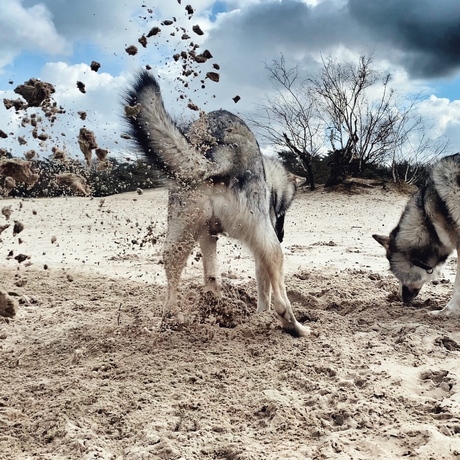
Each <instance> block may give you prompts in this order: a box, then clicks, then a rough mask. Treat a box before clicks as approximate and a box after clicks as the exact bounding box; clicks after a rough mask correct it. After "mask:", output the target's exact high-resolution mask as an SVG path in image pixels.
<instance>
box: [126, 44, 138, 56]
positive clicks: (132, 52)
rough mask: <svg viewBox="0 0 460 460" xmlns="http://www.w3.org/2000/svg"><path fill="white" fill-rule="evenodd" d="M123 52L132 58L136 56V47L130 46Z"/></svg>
mask: <svg viewBox="0 0 460 460" xmlns="http://www.w3.org/2000/svg"><path fill="white" fill-rule="evenodd" d="M125 51H126V52H127V53H128V54H129V55H130V56H134V55H136V54H137V51H138V49H137V46H134V45H131V46H128V48H126V49H125Z"/></svg>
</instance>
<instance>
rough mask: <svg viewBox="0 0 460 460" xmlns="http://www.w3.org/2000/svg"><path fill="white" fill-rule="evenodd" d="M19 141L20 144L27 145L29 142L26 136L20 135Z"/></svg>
mask: <svg viewBox="0 0 460 460" xmlns="http://www.w3.org/2000/svg"><path fill="white" fill-rule="evenodd" d="M18 142H19V145H26V144H27V140H26V138H25V137H24V136H18Z"/></svg>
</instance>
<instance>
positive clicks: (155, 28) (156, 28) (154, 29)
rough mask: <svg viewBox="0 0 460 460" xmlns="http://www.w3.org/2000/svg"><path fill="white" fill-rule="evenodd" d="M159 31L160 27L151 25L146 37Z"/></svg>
mask: <svg viewBox="0 0 460 460" xmlns="http://www.w3.org/2000/svg"><path fill="white" fill-rule="evenodd" d="M160 32H161V29H160V28H159V27H157V26H155V27H152V28H151V29H150V32H149V33H148V34H147V38H150V37H153V36H155V35H158V34H159V33H160Z"/></svg>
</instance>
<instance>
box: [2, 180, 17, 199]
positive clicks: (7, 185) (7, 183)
mask: <svg viewBox="0 0 460 460" xmlns="http://www.w3.org/2000/svg"><path fill="white" fill-rule="evenodd" d="M15 187H16V181H15V180H14V179H13V178H12V177H9V176H6V177H5V180H4V181H3V188H4V190H5V195H6V196H8V195H9V194H10V192H11V190H13V189H14V188H15Z"/></svg>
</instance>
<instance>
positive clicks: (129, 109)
mask: <svg viewBox="0 0 460 460" xmlns="http://www.w3.org/2000/svg"><path fill="white" fill-rule="evenodd" d="M141 108H142V106H141V104H136V105H125V114H126V116H127V117H132V118H136V117H137V116H138V115H139V112H140V111H141Z"/></svg>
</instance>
